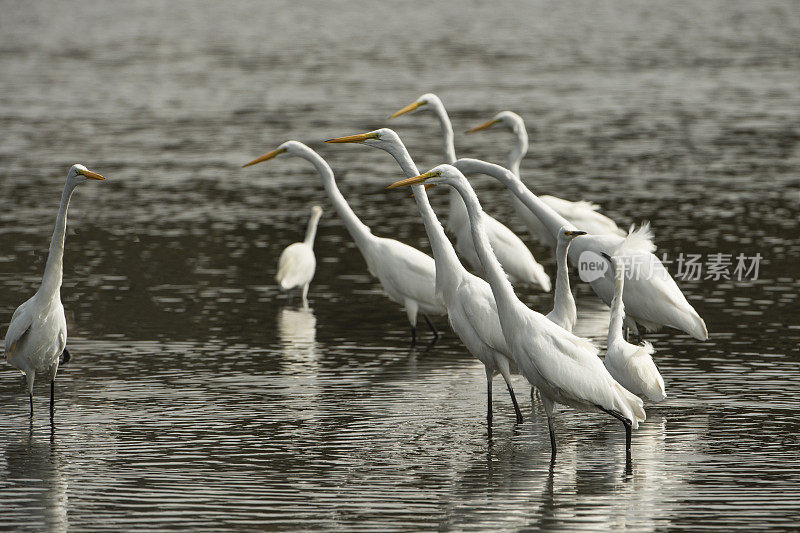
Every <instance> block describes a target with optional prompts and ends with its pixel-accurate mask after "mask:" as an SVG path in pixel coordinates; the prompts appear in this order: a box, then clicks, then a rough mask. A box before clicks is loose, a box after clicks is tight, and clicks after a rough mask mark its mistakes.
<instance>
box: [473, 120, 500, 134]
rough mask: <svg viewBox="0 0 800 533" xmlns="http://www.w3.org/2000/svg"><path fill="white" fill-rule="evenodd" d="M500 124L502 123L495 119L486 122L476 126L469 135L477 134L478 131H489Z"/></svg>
mask: <svg viewBox="0 0 800 533" xmlns="http://www.w3.org/2000/svg"><path fill="white" fill-rule="evenodd" d="M498 122H500V119H497V118H493V119H492V120H490V121H488V122H484V123H483V124H481V125H480V126H475V127H474V128H472V129H471V130H468V131H467V133H475V132H476V131H481V130H488V129H489V128H491V127H492V126H494V125H495V124H497V123H498Z"/></svg>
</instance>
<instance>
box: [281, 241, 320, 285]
mask: <svg viewBox="0 0 800 533" xmlns="http://www.w3.org/2000/svg"><path fill="white" fill-rule="evenodd" d="M315 268H316V259H315V258H314V252H313V251H312V250H311V248H310V247H309V246H308V245H307V244H304V243H302V242H296V243H294V244H290V245H289V246H287V247H286V249H285V250H284V251H283V252H282V253H281V256H280V258H279V259H278V273H277V274H275V279H276V280H277V281H278V283H280V285H281V287H282V288H283V289H284V290H286V289H291V288H292V287H297V286H300V285H305V284H306V283H308V282H309V281H310V280H311V278H312V277H313V276H314V270H315Z"/></svg>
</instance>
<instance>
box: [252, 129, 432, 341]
mask: <svg viewBox="0 0 800 533" xmlns="http://www.w3.org/2000/svg"><path fill="white" fill-rule="evenodd" d="M280 154H288V155H290V156H296V157H301V158H303V159H305V160H307V161H309V162H310V163H311V164H312V165H314V167H315V168H316V169H317V172H319V175H320V177H321V178H322V184H323V186H324V187H325V191H326V192H327V193H328V198H330V200H331V203H332V204H333V207H334V208H335V209H336V212H337V213H338V215H339V218H340V219H341V220H342V222H344V225H345V227H346V228H347V231H348V232H350V236H351V237H353V241H355V243H356V246H357V247H358V249H359V250H360V251H361V255H362V256H363V257H364V260H365V261H366V262H367V268H368V269H369V272H370V274H372V275H373V276H375V277H376V278H378V281H380V283H381V286H382V287H383V290H384V292H386V295H387V296H388V297H389V298H390V299H392V300H394V301H395V302H397V303H399V304H401V305H403V306H404V307H405V309H406V314H407V315H408V321H409V322H410V323H411V344H412V346H413V345H414V344H415V343H416V338H417V333H416V332H417V314H418V313H419V312H422V316H423V318H425V322H427V324H428V327H430V328H431V331H432V332H433V334H434V336H436V337H438V336H439V333H438V332H437V331H436V328H435V327H434V325H433V323H432V322H431V320H430V319H429V318H428V316H427V315H429V314H432V315H444V314H445V313H447V309H446V308H445V306H444V303H443V302H442V300H441V298H439V297H438V296H436V289H435V285H436V268H435V266H434V262H433V259H432V258H431V257H430V256H429V255H426V254H424V253H422V252H420V251H419V250H417V249H416V248H412V247H411V246H408V245H407V244H403V243H402V242H400V241H396V240H394V239H387V238H384V237H376V236H375V235H373V234H372V232H371V231H370V229H369V227H367V226H366V225H365V224H364V223H363V222H361V220H359V218H358V217H357V216H356V214H355V213H354V212H353V210H352V209H351V208H350V205H349V204H348V203H347V200H345V198H344V196H342V193H341V192H339V188H338V187H337V186H336V180H335V179H334V176H333V171H332V170H331V167H330V166H328V163H326V162H325V160H324V159H322V157H320V155H319V154H317V153H316V152H315V151H314V150H312V149H311V148H309V147H308V146H306V145H305V144H303V143H301V142H297V141H286V142H285V143H283V144H281V145H280V146H279V147H278V148H277V149H275V150H273V151H271V152H269V153H267V154H265V155H262V156H261V157H259V158H256V159H254V160H252V161H250V162H249V163H247V164H245V165H243V166H245V167H248V166H250V165H255V164H257V163H261V162H263V161H268V160H270V159H272V158H274V157H276V156H278V155H280Z"/></svg>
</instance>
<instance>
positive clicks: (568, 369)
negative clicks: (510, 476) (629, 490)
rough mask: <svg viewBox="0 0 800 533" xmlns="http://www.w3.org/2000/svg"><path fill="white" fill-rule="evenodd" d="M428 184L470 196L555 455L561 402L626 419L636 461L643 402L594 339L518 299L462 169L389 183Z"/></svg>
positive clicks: (509, 332)
mask: <svg viewBox="0 0 800 533" xmlns="http://www.w3.org/2000/svg"><path fill="white" fill-rule="evenodd" d="M423 183H427V184H432V185H437V184H444V185H449V186H451V187H453V188H455V189H456V190H457V191H458V193H459V194H460V195H461V197H462V198H463V199H464V203H465V204H466V207H467V214H468V216H469V222H470V227H471V230H472V236H473V240H474V241H475V245H476V249H477V251H478V254H479V255H480V258H481V262H482V263H483V265H484V268H485V271H486V274H487V277H488V281H489V285H490V286H491V288H492V293H493V294H494V297H495V301H496V302H497V311H498V314H499V316H500V325H501V327H502V330H503V335H504V336H505V338H506V342H507V343H508V347H509V348H510V349H511V351H512V354H513V356H514V360H515V361H516V363H517V367H518V368H519V370H520V372H521V373H522V375H523V376H525V377H526V378H527V379H528V381H530V383H531V384H532V385H534V386H535V387H537V388H538V389H539V392H540V395H541V397H542V403H544V407H545V410H546V412H547V421H548V426H549V429H550V445H551V450H552V458H553V459H555V454H556V442H555V432H554V430H553V421H552V416H553V407H554V404H555V403H560V404H564V405H569V406H571V407H574V408H577V409H584V410H585V409H589V410H592V409H599V410H601V411H604V412H606V413H608V414H610V415H611V416H613V417H615V418H617V419H618V420H620V421H621V422H622V423H623V425H624V426H625V444H626V456H627V458H628V460H630V450H631V446H630V441H631V429H636V428H638V427H639V422H641V421H643V420H645V412H644V406H643V404H642V400H641V399H640V398H638V397H637V396H635V395H633V394H631V393H630V392H629V391H627V390H625V389H624V388H623V387H622V385H620V384H619V383H617V382H616V381H614V378H612V377H611V375H610V374H609V373H608V370H606V367H605V366H603V362H602V361H600V358H599V357H597V348H596V347H595V346H594V345H593V344H592V343H591V342H589V341H587V340H586V339H582V338H580V337H577V336H575V335H573V334H572V333H570V332H568V331H567V330H565V329H564V328H562V327H561V326H559V325H557V324H555V323H553V322H551V321H550V320H548V319H547V318H546V317H545V316H544V315H542V314H540V313H537V312H536V311H533V310H531V309H529V308H528V306H526V305H525V304H524V303H522V302H521V301H520V300H519V299H518V298H517V296H516V294H514V288H513V287H512V286H511V283H509V281H508V278H506V276H505V274H504V273H503V268H502V267H501V266H500V263H499V262H498V261H497V258H496V257H495V256H494V254H493V253H492V249H491V245H490V244H489V239H488V238H487V237H486V230H485V229H484V226H483V220H482V217H481V216H480V213H481V206H480V202H479V201H478V197H477V196H475V191H473V190H472V187H470V185H469V182H468V181H467V179H466V178H465V177H464V175H463V174H461V172H459V170H458V169H456V168H455V167H453V166H451V165H439V166H437V167H435V168H434V169H432V170H431V171H429V172H426V173H425V174H422V175H420V176H416V177H413V178H408V179H405V180H402V181H399V182H397V183H394V184H392V185H390V186H389V187H398V186H401V185H420V184H423Z"/></svg>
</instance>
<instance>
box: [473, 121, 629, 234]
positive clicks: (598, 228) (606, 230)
mask: <svg viewBox="0 0 800 533" xmlns="http://www.w3.org/2000/svg"><path fill="white" fill-rule="evenodd" d="M495 125H501V126H505V127H507V128H508V129H509V130H511V132H512V133H514V136H515V143H514V147H513V148H512V149H511V152H510V153H509V155H508V162H507V166H508V168H509V170H511V172H513V173H514V174H516V175H517V176H520V178H521V177H522V175H521V174H520V170H519V168H520V164H521V163H522V159H523V158H524V157H525V154H526V153H528V131H527V130H526V129H525V121H523V120H522V117H521V116H519V115H517V114H516V113H514V112H513V111H501V112H500V113H498V114H496V115H495V116H494V117H492V119H491V120H489V121H487V122H484V123H483V124H481V125H480V126H476V127H474V128H472V129H471V130H469V131H468V132H467V133H474V132H476V131H481V130H485V129H489V128H491V127H492V126H495ZM539 199H540V200H541V201H542V202H544V203H545V204H547V205H548V206H550V207H551V208H552V209H553V211H555V212H556V213H558V214H559V215H561V216H562V217H564V218H565V219H567V220H569V221H570V222H572V224H574V225H575V227H577V228H578V229H581V230H583V231H586V232H587V233H591V234H592V235H619V236H620V237H624V236H625V232H624V231H623V230H621V229H620V228H619V227H617V223H616V222H614V221H613V220H611V219H610V218H608V217H607V216H605V215H604V214H602V213H600V212H598V209H600V206H599V205H597V204H595V203H592V202H587V201H583V200H579V201H577V202H571V201H569V200H563V199H561V198H557V197H555V196H550V195H544V196H540V197H539ZM511 203H512V205H513V206H514V210H515V211H516V212H517V216H519V217H520V218H521V219H522V221H523V222H525V225H526V226H527V227H528V232H529V233H530V234H531V237H533V238H534V239H537V240H538V241H539V242H541V243H542V244H544V245H548V246H551V247H552V246H554V245H555V244H556V241H554V240H553V235H552V234H551V233H550V231H548V229H547V228H546V227H545V226H544V224H542V222H541V221H540V220H539V218H538V217H536V215H534V214H533V213H531V211H530V210H529V209H528V208H527V207H525V204H524V203H522V201H520V199H519V198H517V197H516V196H515V195H514V194H513V193H511Z"/></svg>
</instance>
